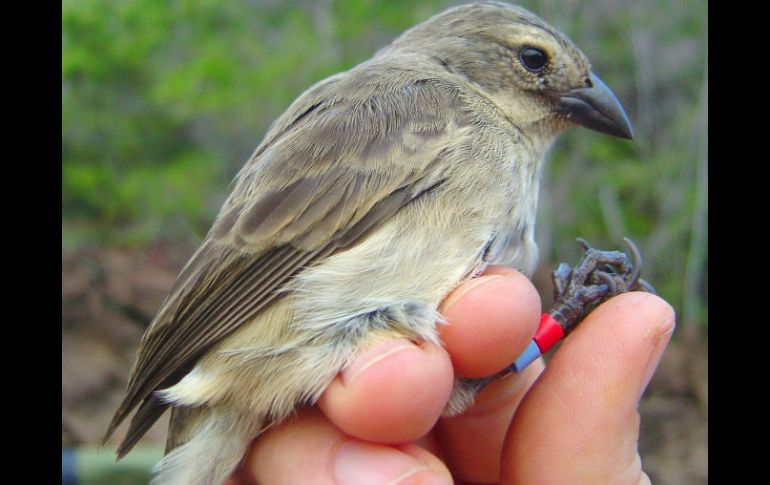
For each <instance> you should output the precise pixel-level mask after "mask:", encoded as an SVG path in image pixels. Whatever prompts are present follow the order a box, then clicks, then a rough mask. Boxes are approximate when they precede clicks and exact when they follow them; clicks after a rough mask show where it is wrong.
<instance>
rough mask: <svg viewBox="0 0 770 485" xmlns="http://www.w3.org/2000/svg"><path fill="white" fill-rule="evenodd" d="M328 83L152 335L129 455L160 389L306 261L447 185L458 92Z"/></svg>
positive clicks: (247, 178)
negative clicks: (363, 89) (364, 92)
mask: <svg viewBox="0 0 770 485" xmlns="http://www.w3.org/2000/svg"><path fill="white" fill-rule="evenodd" d="M360 86H366V83H361V84H360ZM329 87H330V86H329V83H327V84H324V85H319V87H317V89H315V90H311V91H309V92H308V94H306V95H304V96H303V97H301V98H300V99H299V100H298V101H297V102H295V103H294V105H292V107H291V108H290V109H289V111H288V112H287V114H286V115H284V116H283V117H282V118H280V119H279V120H278V121H277V122H276V125H275V126H274V128H273V129H272V130H271V132H270V133H268V135H267V137H266V139H265V142H263V144H262V145H261V146H260V147H259V148H258V149H257V151H256V152H255V154H254V155H253V157H252V159H251V160H250V161H249V162H248V163H247V164H246V166H245V167H244V168H243V169H242V170H241V172H240V173H239V175H238V177H237V178H236V181H235V187H234V189H233V193H232V194H231V196H230V197H229V198H228V200H227V201H226V203H225V205H224V206H223V208H222V210H221V212H220V214H219V216H218V217H217V220H216V222H215V224H214V226H213V227H212V228H211V230H210V231H209V233H208V235H207V236H206V239H205V240H204V242H203V244H202V245H201V247H200V248H199V249H198V250H197V252H196V253H195V254H194V255H193V257H192V258H191V260H190V261H189V262H188V263H187V265H186V266H185V268H184V269H183V270H182V272H181V273H180V275H179V277H178V279H177V281H176V283H175V285H174V287H173V288H172V290H171V292H170V294H169V296H168V297H167V299H166V301H165V302H164V303H163V306H162V308H161V309H160V311H159V313H158V315H157V316H156V317H155V319H154V321H153V322H152V324H151V326H150V328H149V329H148V331H147V332H146V334H145V335H144V337H143V338H142V342H141V346H140V349H139V356H138V359H137V362H136V364H135V366H134V369H133V370H132V373H131V378H130V380H129V386H128V392H127V396H126V398H125V400H124V401H123V403H122V404H121V406H120V407H119V409H118V410H117V412H116V414H115V417H114V418H113V421H112V423H111V425H110V427H109V430H108V432H107V437H109V435H110V434H111V433H112V432H113V431H114V429H115V428H116V427H117V426H118V425H119V424H120V422H122V420H123V419H125V418H126V416H127V415H128V414H129V413H130V412H131V410H132V409H133V408H135V407H136V406H138V405H140V404H141V406H140V409H139V411H138V412H137V413H136V415H135V416H134V419H133V420H132V423H131V427H130V429H129V434H128V436H126V438H125V439H124V442H123V444H122V445H121V447H120V449H119V450H118V454H119V456H122V455H123V454H125V453H126V452H128V451H129V450H130V448H131V447H132V446H133V444H134V443H135V442H136V441H138V439H139V438H141V436H142V435H143V434H144V432H146V430H147V429H148V428H149V427H150V425H152V423H153V422H154V421H155V420H156V419H157V418H158V417H159V416H160V415H161V414H162V413H163V411H164V410H165V407H166V406H165V405H164V404H163V403H161V402H160V401H159V400H158V399H157V397H156V396H155V395H154V394H153V391H155V390H157V389H162V388H166V387H168V386H171V385H173V384H175V383H176V382H178V381H179V380H180V379H181V378H182V377H183V376H184V375H185V374H186V373H187V372H189V370H190V369H191V368H192V366H193V365H194V363H195V361H196V360H197V359H198V358H199V357H200V356H201V355H202V354H203V353H204V352H205V351H206V350H208V349H209V348H210V347H211V346H212V345H214V344H215V343H216V342H218V341H219V340H221V339H222V338H224V337H225V336H227V335H229V334H230V333H232V332H233V331H234V330H236V329H237V328H238V327H239V326H241V325H243V324H244V323H246V322H248V321H250V320H251V319H252V318H253V317H254V315H256V314H257V313H258V312H259V311H260V310H262V309H263V308H265V306H266V305H268V304H269V303H270V302H271V301H273V300H274V299H275V298H276V297H277V295H278V294H279V293H280V290H281V288H283V287H284V286H285V285H286V283H287V282H288V281H289V279H290V278H292V277H293V276H294V275H296V274H297V273H298V272H299V271H301V270H302V269H303V268H305V267H307V266H309V265H312V264H313V263H315V262H317V261H319V260H320V259H323V258H325V257H327V256H329V255H330V254H332V253H333V252H335V251H339V250H342V249H344V248H345V247H349V246H350V245H353V244H356V243H357V242H358V241H360V240H361V239H362V237H363V236H364V235H365V234H366V233H367V232H368V231H370V230H372V229H373V228H375V227H377V226H378V225H379V224H382V223H383V222H384V221H386V220H388V219H389V218H390V217H391V216H392V215H393V214H394V213H396V212H397V211H398V210H399V209H401V208H402V207H404V206H405V205H407V204H409V203H410V202H411V201H413V200H415V199H416V198H418V197H420V196H421V195H423V194H426V193H429V192H430V191H431V190H432V189H433V188H435V187H436V186H437V185H439V184H441V183H442V181H443V177H444V173H443V171H444V169H445V168H446V167H444V165H443V164H442V159H443V158H444V157H443V155H444V153H445V151H446V149H447V146H449V145H450V144H451V141H452V140H453V137H454V133H455V131H456V129H457V127H458V121H457V119H456V117H455V116H453V114H452V113H458V110H460V111H461V109H460V108H459V107H458V105H457V104H458V103H459V101H458V98H457V96H456V94H455V93H453V92H452V91H451V90H449V89H445V88H442V87H439V86H437V85H434V84H432V83H429V82H424V81H419V80H418V81H413V82H407V83H403V85H401V86H396V87H394V86H392V85H390V86H388V87H383V88H382V89H381V90H377V89H372V90H371V95H370V96H368V97H366V96H364V97H362V98H361V97H359V98H356V97H350V96H348V97H347V98H344V97H340V96H332V95H329V94H326V93H328V92H329V91H330V89H329ZM331 87H333V86H331ZM345 89H347V88H345V87H344V86H343V87H341V86H336V89H334V91H335V92H343V93H344V92H345ZM349 89H350V90H354V89H355V86H353V87H350V88H349ZM367 89H370V88H368V87H367ZM351 99H360V100H359V101H352V100H351ZM105 440H106V438H105Z"/></svg>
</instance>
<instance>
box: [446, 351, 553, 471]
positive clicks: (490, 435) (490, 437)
mask: <svg viewBox="0 0 770 485" xmlns="http://www.w3.org/2000/svg"><path fill="white" fill-rule="evenodd" d="M544 368H545V365H544V364H543V360H542V359H537V360H536V361H534V362H532V363H531V364H530V365H529V366H527V368H526V369H524V370H523V371H522V372H521V374H509V375H507V376H505V377H503V378H502V379H499V380H496V381H493V382H492V383H491V384H489V385H488V386H487V387H486V388H484V390H483V391H481V393H479V395H478V396H477V397H476V401H475V403H474V404H473V406H472V407H471V408H470V409H468V410H467V411H465V412H464V413H463V414H461V415H459V416H456V417H452V418H442V419H441V420H439V423H438V425H437V427H436V432H437V435H438V439H439V442H440V446H441V455H442V456H443V457H445V461H446V463H447V466H448V467H449V468H450V469H451V471H452V474H453V476H454V477H455V478H456V479H457V480H459V481H461V482H468V483H499V481H500V456H501V453H502V449H503V443H504V442H505V435H506V433H507V431H508V428H509V426H510V423H511V419H512V418H513V415H514V413H515V412H516V408H517V407H518V405H519V403H520V402H521V400H522V398H523V397H524V396H525V395H526V393H527V391H528V390H529V388H530V386H531V385H532V383H533V382H534V381H535V380H536V379H537V377H538V376H539V375H540V373H541V372H542V371H543V369H544Z"/></svg>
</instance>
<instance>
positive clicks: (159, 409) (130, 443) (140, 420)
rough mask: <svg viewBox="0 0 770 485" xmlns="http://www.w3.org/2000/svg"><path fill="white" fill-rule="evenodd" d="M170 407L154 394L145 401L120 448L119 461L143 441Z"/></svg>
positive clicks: (133, 419) (132, 420)
mask: <svg viewBox="0 0 770 485" xmlns="http://www.w3.org/2000/svg"><path fill="white" fill-rule="evenodd" d="M168 406H169V405H168V404H166V403H164V402H162V401H161V400H160V399H158V398H157V397H155V395H154V394H153V395H151V396H150V397H148V398H147V399H145V400H144V402H143V403H142V405H141V406H139V409H138V410H137V411H136V414H134V417H133V418H132V419H131V425H130V426H129V428H128V433H127V434H126V436H125V438H123V441H122V442H121V443H120V446H119V447H118V451H117V454H118V460H120V459H121V458H123V457H124V456H125V455H126V453H128V452H129V451H131V448H133V447H134V445H136V443H137V442H138V441H139V440H140V439H142V436H144V434H145V433H146V432H147V430H148V429H150V427H152V425H153V424H154V423H155V421H157V420H158V418H160V416H161V415H162V414H163V413H164V412H166V409H167V408H168Z"/></svg>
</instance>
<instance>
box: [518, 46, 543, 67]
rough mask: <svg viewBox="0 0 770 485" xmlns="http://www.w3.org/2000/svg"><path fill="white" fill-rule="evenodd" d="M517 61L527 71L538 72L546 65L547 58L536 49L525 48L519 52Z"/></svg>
mask: <svg viewBox="0 0 770 485" xmlns="http://www.w3.org/2000/svg"><path fill="white" fill-rule="evenodd" d="M519 60H521V63H522V64H523V65H524V67H526V68H527V69H528V70H530V71H532V72H540V71H542V70H543V68H544V67H545V65H546V63H548V56H546V55H545V52H543V51H541V50H540V49H538V48H536V47H525V48H523V49H522V50H521V51H519Z"/></svg>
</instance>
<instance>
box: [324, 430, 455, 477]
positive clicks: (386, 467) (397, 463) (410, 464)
mask: <svg viewBox="0 0 770 485" xmlns="http://www.w3.org/2000/svg"><path fill="white" fill-rule="evenodd" d="M428 470H429V468H428V467H427V466H425V465H424V464H422V463H420V462H419V461H417V460H416V459H415V458H413V457H412V456H410V455H407V454H406V453H402V452H401V451H398V450H396V449H393V448H389V447H387V446H382V445H371V444H368V443H361V442H357V441H348V442H347V443H345V444H343V445H342V446H340V448H339V451H338V452H337V456H336V458H335V462H334V477H335V479H336V481H337V484H338V485H397V484H400V483H406V482H407V480H409V478H410V477H414V475H416V474H418V473H423V472H426V471H428ZM423 475H425V476H424V477H423V476H422V475H421V476H420V479H421V480H420V483H426V484H430V485H434V484H435V485H445V482H444V481H443V480H440V478H439V477H435V478H433V479H432V478H431V477H430V474H428V473H423Z"/></svg>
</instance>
